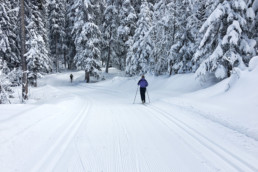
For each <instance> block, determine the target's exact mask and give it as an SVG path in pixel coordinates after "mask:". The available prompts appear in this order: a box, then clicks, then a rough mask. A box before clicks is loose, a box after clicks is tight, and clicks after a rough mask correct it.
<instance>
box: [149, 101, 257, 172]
mask: <svg viewBox="0 0 258 172" xmlns="http://www.w3.org/2000/svg"><path fill="white" fill-rule="evenodd" d="M144 107H145V108H148V109H151V110H154V111H156V112H158V113H159V114H161V115H162V116H163V117H165V118H166V119H167V120H168V121H170V122H172V123H173V124H175V125H176V126H178V127H179V128H180V129H181V130H183V131H184V132H185V133H186V134H187V135H189V136H191V137H192V138H194V139H195V140H196V141H198V142H199V143H200V144H201V145H203V146H204V147H206V148H208V149H209V150H210V151H211V152H213V153H215V154H216V155H217V156H219V157H220V158H221V159H223V160H224V161H226V162H227V163H228V164H229V165H231V166H232V167H233V168H235V169H236V170H238V171H243V172H246V171H247V170H248V171H250V170H251V171H255V172H257V171H258V169H257V168H256V167H255V166H253V165H252V164H250V163H248V162H247V161H245V160H243V159H241V158H240V157H239V156H237V155H235V154H234V153H232V152H230V151H229V150H227V149H225V148H223V147H222V146H221V145H219V144H217V143H215V142H214V141H212V140H211V139H209V138H207V137H206V136H204V135H203V134H201V133H200V132H198V131H197V130H195V129H194V128H192V127H191V126H189V125H188V124H186V123H184V122H182V121H181V120H179V119H178V118H176V117H175V116H173V115H171V114H170V113H168V112H166V111H164V110H162V109H160V108H158V107H156V106H154V105H149V106H144ZM236 162H238V163H237V164H238V165H237V164H235V163H236ZM239 165H241V167H239Z"/></svg>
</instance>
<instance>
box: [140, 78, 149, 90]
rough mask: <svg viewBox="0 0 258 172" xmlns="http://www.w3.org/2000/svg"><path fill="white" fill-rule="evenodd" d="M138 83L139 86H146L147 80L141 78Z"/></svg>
mask: <svg viewBox="0 0 258 172" xmlns="http://www.w3.org/2000/svg"><path fill="white" fill-rule="evenodd" d="M138 85H140V87H141V88H146V87H147V86H148V82H147V81H146V79H144V78H142V79H140V81H139V82H138Z"/></svg>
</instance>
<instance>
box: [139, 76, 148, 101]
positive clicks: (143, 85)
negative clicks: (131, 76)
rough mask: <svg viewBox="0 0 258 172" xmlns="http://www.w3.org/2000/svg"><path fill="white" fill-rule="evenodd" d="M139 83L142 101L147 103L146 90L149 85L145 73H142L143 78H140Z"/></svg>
mask: <svg viewBox="0 0 258 172" xmlns="http://www.w3.org/2000/svg"><path fill="white" fill-rule="evenodd" d="M138 85H139V86H140V93H141V99H142V103H145V92H146V87H147V86H148V82H147V80H146V79H145V77H144V75H142V79H140V80H139V82H138Z"/></svg>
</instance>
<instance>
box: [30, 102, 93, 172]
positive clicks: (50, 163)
mask: <svg viewBox="0 0 258 172" xmlns="http://www.w3.org/2000/svg"><path fill="white" fill-rule="evenodd" d="M84 104H85V105H84V106H83V108H82V110H81V111H80V112H79V113H78V115H77V116H76V117H75V119H74V120H73V121H72V122H71V123H70V125H69V126H68V127H66V129H65V130H64V131H63V132H62V133H60V136H59V137H58V138H57V140H56V142H55V143H54V144H53V146H51V147H50V148H49V149H48V151H47V152H46V153H45V154H44V155H43V157H42V159H41V160H40V161H38V163H37V164H36V165H35V166H34V167H33V169H32V170H31V171H35V172H36V171H37V172H38V171H52V170H53V169H54V168H55V166H56V164H57V163H58V161H59V159H60V158H61V157H62V155H63V154H64V152H65V149H66V148H67V147H68V145H69V144H70V142H71V141H72V139H73V138H74V136H75V135H76V132H77V130H78V129H79V128H80V126H81V124H82V122H83V121H84V120H85V118H86V117H87V115H88V111H89V109H90V107H91V103H90V104H87V103H84ZM44 165H46V166H44ZM45 167H46V169H45ZM42 168H43V169H42Z"/></svg>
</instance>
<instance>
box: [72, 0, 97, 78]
mask: <svg viewBox="0 0 258 172" xmlns="http://www.w3.org/2000/svg"><path fill="white" fill-rule="evenodd" d="M76 5H77V8H78V9H77V10H76V13H75V15H76V16H77V17H76V18H75V22H74V29H73V35H74V38H75V47H76V55H75V57H74V62H75V64H76V67H77V68H81V69H83V70H85V80H86V82H89V80H90V78H89V77H90V74H92V75H94V76H95V77H97V78H98V77H99V74H98V71H100V67H101V66H100V54H101V52H100V36H101V33H100V30H99V28H98V26H97V25H96V24H94V22H93V21H94V18H92V15H91V13H90V12H92V6H91V5H92V4H90V3H88V4H85V3H84V1H81V0H78V2H77V4H75V6H76ZM78 5H79V6H78Z"/></svg>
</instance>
